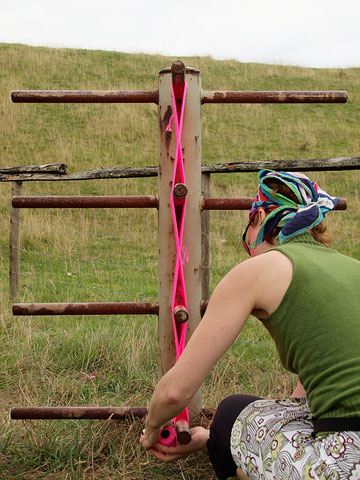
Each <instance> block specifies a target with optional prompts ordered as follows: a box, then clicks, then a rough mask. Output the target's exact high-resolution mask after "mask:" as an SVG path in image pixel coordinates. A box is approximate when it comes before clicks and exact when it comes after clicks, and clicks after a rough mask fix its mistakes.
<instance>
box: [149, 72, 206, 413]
mask: <svg viewBox="0 0 360 480" xmlns="http://www.w3.org/2000/svg"><path fill="white" fill-rule="evenodd" d="M171 78H172V77H171V69H165V70H162V71H161V72H160V73H159V110H158V112H159V117H158V124H159V177H158V185H159V328H158V332H159V354H160V365H161V373H162V374H163V373H165V372H166V371H167V370H169V368H171V367H172V366H173V365H174V362H175V358H176V354H175V344H174V333H173V326H172V321H171V299H172V288H173V278H174V270H175V260H176V248H175V239H174V229H173V224H172V215H171V209H170V195H171V186H172V177H173V169H174V160H175V151H176V135H175V129H173V131H172V132H166V126H167V124H168V122H169V120H170V117H171V115H172V114H173V103H172V97H171ZM186 81H187V83H188V90H187V94H186V106H185V112H184V123H183V131H182V149H183V159H184V169H185V179H186V186H187V189H188V195H187V198H188V200H187V205H186V213H185V224H184V234H183V245H184V246H185V247H186V249H187V250H188V253H189V260H188V261H187V262H185V263H184V266H183V268H184V279H185V286H186V291H187V292H188V294H187V303H188V312H189V320H188V322H187V340H188V339H189V338H190V336H191V335H192V333H193V332H194V330H195V328H196V327H197V325H198V324H199V322H200V320H201V314H200V302H201V227H200V226H201V123H200V110H201V103H200V101H201V96H200V93H201V89H200V77H199V71H198V70H195V69H191V68H186ZM200 408H201V390H199V391H198V392H197V393H196V395H195V396H194V398H193V400H192V401H191V403H190V405H189V410H190V416H191V417H194V416H196V415H198V414H199V412H200Z"/></svg>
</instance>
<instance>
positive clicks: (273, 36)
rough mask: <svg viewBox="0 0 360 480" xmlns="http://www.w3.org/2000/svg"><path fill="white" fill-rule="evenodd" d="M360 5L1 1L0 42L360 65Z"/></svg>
mask: <svg viewBox="0 0 360 480" xmlns="http://www.w3.org/2000/svg"><path fill="white" fill-rule="evenodd" d="M359 25H360V0H301V1H298V0H296V1H295V0H221V1H215V0H178V1H173V0H168V1H162V0H161V1H160V0H152V1H149V0H102V1H99V0H87V1H85V0H72V1H71V0H62V1H61V2H56V1H52V0H1V1H0V42H3V43H23V44H26V45H34V46H48V47H70V48H81V49H91V50H93V49H96V50H97V49H100V50H113V51H119V52H128V53H134V52H142V53H150V54H162V55H169V56H174V57H177V58H180V59H181V58H182V57H185V56H192V55H200V56H203V55H211V56H212V57H213V58H215V59H219V60H222V59H235V60H238V61H240V62H260V63H276V64H283V65H299V66H305V67H317V68H346V67H360V26H359Z"/></svg>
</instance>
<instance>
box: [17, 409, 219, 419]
mask: <svg viewBox="0 0 360 480" xmlns="http://www.w3.org/2000/svg"><path fill="white" fill-rule="evenodd" d="M147 412H148V409H147V407H71V406H69V407H13V408H12V409H11V411H10V417H11V418H12V419H13V420H65V419H76V420H81V419H84V420H85V419H93V420H105V419H108V418H111V419H112V420H121V419H124V418H132V417H135V418H143V417H145V416H146V415H147ZM214 413H215V409H214V408H206V407H203V408H202V409H201V415H203V416H206V417H207V418H212V416H213V415H214Z"/></svg>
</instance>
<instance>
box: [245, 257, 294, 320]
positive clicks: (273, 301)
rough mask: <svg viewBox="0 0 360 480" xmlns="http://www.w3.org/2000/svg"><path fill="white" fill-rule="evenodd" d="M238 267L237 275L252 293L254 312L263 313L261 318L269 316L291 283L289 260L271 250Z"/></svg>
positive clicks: (291, 271)
mask: <svg viewBox="0 0 360 480" xmlns="http://www.w3.org/2000/svg"><path fill="white" fill-rule="evenodd" d="M238 267H239V272H238V273H239V274H240V275H241V277H242V278H243V279H244V281H245V282H246V283H247V284H248V285H249V287H250V288H251V289H252V290H253V292H254V296H255V299H254V303H255V305H254V311H258V310H259V311H261V312H263V313H261V316H262V318H266V317H267V316H269V315H271V314H272V313H273V312H274V311H275V310H276V309H277V308H278V306H279V305H280V303H281V301H282V299H283V298H284V295H285V293H286V290H287V289H288V288H289V285H290V283H291V279H292V274H293V266H292V263H291V260H290V259H289V258H288V257H287V256H286V255H284V254H283V253H281V252H279V251H277V250H271V251H269V252H265V253H263V254H261V255H258V256H256V257H252V258H249V259H248V260H246V261H245V262H243V263H241V264H240V265H239V266H238ZM256 316H258V315H256Z"/></svg>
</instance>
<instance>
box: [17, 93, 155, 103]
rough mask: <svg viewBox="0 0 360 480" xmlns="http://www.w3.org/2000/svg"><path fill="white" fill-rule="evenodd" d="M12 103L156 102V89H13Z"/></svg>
mask: <svg viewBox="0 0 360 480" xmlns="http://www.w3.org/2000/svg"><path fill="white" fill-rule="evenodd" d="M11 100H12V101H13V102H14V103H156V104H157V103H158V100H159V92H158V90H135V91H132V90H14V91H12V92H11Z"/></svg>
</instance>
